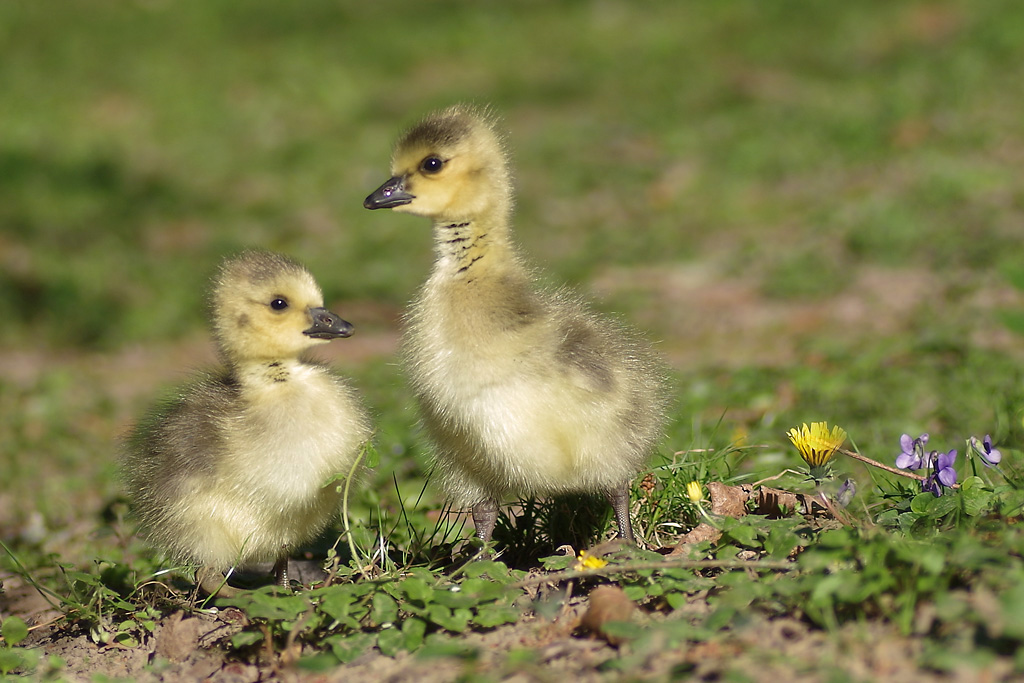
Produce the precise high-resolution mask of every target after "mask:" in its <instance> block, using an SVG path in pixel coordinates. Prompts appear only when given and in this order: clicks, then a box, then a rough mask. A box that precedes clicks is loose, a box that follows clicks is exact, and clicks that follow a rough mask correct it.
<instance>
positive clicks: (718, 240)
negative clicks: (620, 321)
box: [0, 0, 1024, 554]
mask: <svg viewBox="0 0 1024 683" xmlns="http://www.w3.org/2000/svg"><path fill="white" fill-rule="evenodd" d="M1021 35H1024V13H1021V12H1020V11H1019V8H1018V6H1017V5H1016V3H1013V2H1011V1H1010V0H948V1H936V2H902V1H901V2H891V1H884V2H883V1H881V0H878V1H872V2H861V3H846V4H835V3H818V4H814V3H793V2H779V3H771V4H765V3H762V2H757V1H756V0H728V1H726V2H719V3H702V4H694V3H677V2H667V1H655V2H648V3H625V2H613V1H611V0H604V1H597V2H582V1H567V0H557V1H545V2H540V1H535V0H526V1H523V2H518V3H507V4H500V3H472V2H464V1H458V2H457V1H429V2H423V1H422V0H421V1H419V2H414V1H412V0H393V2H389V3H387V4H384V5H381V4H374V3H361V2H352V1H349V0H302V1H301V2H296V3H281V2H269V1H266V0H251V1H249V2H241V1H240V0H179V1H177V2H169V1H168V0H139V1H136V2H112V1H111V0H70V1H69V2H64V3H61V5H60V7H59V9H58V8H57V7H55V6H53V5H52V4H49V3H40V2H32V1H31V0H6V1H5V2H3V3H0V320H2V323H0V458H2V462H0V468H2V475H0V481H2V482H3V483H2V484H0V535H2V537H4V538H7V539H10V540H11V542H12V543H14V544H15V546H19V547H30V546H31V547H38V548H40V549H42V550H44V551H48V550H56V549H60V550H61V551H62V552H65V553H72V554H73V551H72V550H71V548H73V547H75V544H74V543H72V542H71V540H69V539H79V538H80V537H81V535H82V534H83V530H85V531H86V532H91V531H90V530H95V529H96V528H97V523H96V520H97V519H103V518H102V517H98V515H99V514H100V513H101V512H103V511H104V510H106V512H107V514H108V519H109V518H110V516H112V515H113V516H116V512H111V503H112V501H116V500H117V492H118V485H117V482H116V477H115V467H114V457H115V453H116V439H117V436H118V434H120V433H121V432H122V431H123V430H124V428H125V427H126V425H127V424H128V423H129V422H130V421H131V420H132V419H134V418H135V417H136V416H138V415H139V413H140V412H141V411H143V410H144V409H145V407H146V406H147V405H149V403H150V402H151V400H152V398H153V397H154V396H155V395H156V394H157V393H159V391H161V390H162V389H165V388H166V387H167V386H169V385H171V384H173V383H175V382H177V381H180V380H181V379H182V378H183V377H184V376H185V374H187V372H188V371H189V370H190V369H191V368H194V367H197V366H200V365H203V364H204V363H206V362H209V361H210V360H211V355H210V353H209V345H208V342H207V340H206V331H205V318H204V316H205V304H204V290H205V286H206V281H207V278H208V277H209V275H210V273H211V272H212V271H213V269H214V268H215V266H216V264H217V263H218V261H219V260H220V259H221V258H222V257H223V256H224V255H226V254H228V253H231V252H234V251H237V250H239V249H241V248H244V247H248V246H259V247H266V248H270V249H276V250H280V251H284V252H286V253H288V254H291V255H292V256H294V257H296V258H298V259H299V260H301V261H303V262H305V263H306V264H307V265H308V266H309V267H310V269H311V270H312V271H313V272H314V273H315V275H316V276H317V277H318V279H319V280H320V282H321V285H322V286H323V288H324V290H325V294H326V295H327V298H328V301H329V303H330V304H331V305H332V306H333V307H334V308H335V309H336V310H337V311H338V312H340V313H341V314H342V315H344V316H345V317H347V318H349V319H350V320H352V321H353V322H354V323H355V325H356V326H357V336H356V337H354V338H353V339H352V340H348V341H343V342H337V343H335V344H333V345H331V350H330V354H331V358H332V359H333V360H334V361H335V362H336V363H337V364H338V365H339V366H340V367H341V368H342V369H343V370H344V372H345V373H347V374H349V375H351V376H352V377H353V378H354V380H355V382H356V383H357V384H358V386H359V387H360V388H361V389H362V391H363V393H364V395H365V396H366V399H367V402H368V403H369V405H370V406H371V408H372V409H373V410H374V412H375V413H376V414H377V415H378V421H379V435H378V440H379V445H380V450H381V452H382V453H383V455H384V457H383V461H382V463H381V466H380V467H379V468H378V470H377V473H376V474H375V475H374V478H373V480H372V481H373V483H374V486H373V487H371V490H369V491H366V492H364V493H363V494H361V495H363V496H364V498H365V500H364V501H363V507H360V508H359V509H360V510H363V511H365V510H368V509H370V508H371V507H372V506H374V505H384V506H385V507H387V506H388V505H392V506H393V505H394V501H393V500H392V501H390V502H389V501H388V496H389V495H392V494H389V493H388V489H389V486H391V484H390V481H391V479H392V474H394V475H395V477H396V479H397V480H398V481H399V482H400V483H401V485H402V486H401V488H402V493H403V495H404V496H406V497H407V498H408V500H407V501H406V502H409V503H412V502H414V501H415V497H416V494H418V492H419V489H420V482H421V480H422V477H423V467H422V466H421V463H422V462H423V454H424V447H423V445H422V442H421V441H420V439H419V436H418V434H417V433H416V431H415V428H414V423H415V419H414V415H413V413H412V411H411V408H410V405H409V401H408V400H407V396H406V394H405V390H404V388H403V385H402V381H401V377H400V375H399V373H398V370H397V367H396V366H395V361H396V358H395V355H394V353H395V336H396V330H397V327H398V317H399V315H400V312H401V310H402V308H403V306H404V304H405V302H407V301H408V300H409V298H410V297H411V296H412V294H413V292H414V291H415V289H416V287H417V286H418V284H419V283H420V282H421V281H422V280H423V279H424V278H425V277H426V274H427V270H428V268H429V263H430V259H431V247H430V238H429V230H428V226H427V225H426V223H425V222H424V221H422V220H418V219H415V218H412V217H404V216H397V215H390V214H387V213H382V212H378V213H372V214H371V213H369V212H367V211H364V210H363V209H362V208H361V201H362V198H363V197H364V196H365V195H366V194H367V193H368V192H370V191H371V190H372V189H374V188H375V187H376V186H377V185H378V184H379V183H380V182H381V181H383V180H384V179H385V178H386V177H387V175H388V160H389V154H390V149H391V145H392V143H393V141H394V139H395V136H396V135H397V134H398V132H399V131H400V130H401V129H402V128H403V127H405V126H407V125H409V124H410V123H412V122H413V121H415V120H416V119H417V118H419V117H420V116H422V115H423V114H424V113H426V112H428V111H430V110H431V109H434V108H436V107H440V106H445V105H447V104H450V103H452V102H456V101H464V100H469V101H475V102H479V103H491V104H492V105H493V106H494V107H495V108H496V110H497V111H498V112H500V113H501V115H502V116H503V119H504V121H505V124H506V126H507V128H508V130H509V134H510V146H511V148H512V149H513V150H514V155H515V166H516V172H517V187H518V189H519V196H518V203H517V217H516V225H517V230H518V234H519V237H520V240H521V242H522V245H523V247H524V250H525V251H526V252H527V253H528V254H529V255H530V257H531V258H532V259H533V261H534V262H535V263H536V264H537V265H538V266H540V267H541V268H542V269H543V270H544V271H545V274H546V275H545V277H547V278H549V279H550V281H551V282H552V283H561V282H567V283H569V284H571V285H573V286H574V287H577V288H579V289H581V290H582V291H584V292H586V293H588V294H589V295H591V296H593V297H594V298H595V300H596V302H597V305H598V306H599V307H601V308H603V309H605V310H609V311H617V312H619V313H620V314H621V315H622V316H623V317H625V318H627V319H629V320H631V321H633V322H635V323H636V324H638V325H639V326H641V327H642V328H643V329H644V330H645V332H646V333H647V334H648V336H649V337H650V338H651V339H653V340H656V341H658V343H659V348H660V349H661V350H662V351H663V353H664V354H665V355H666V357H667V358H668V359H669V361H670V362H671V363H672V365H673V366H674V368H675V370H676V372H677V375H676V380H677V382H676V384H677V387H678V403H677V408H676V412H675V416H674V417H675V419H674V421H673V424H672V426H671V428H670V430H669V434H668V437H667V439H666V442H665V445H664V447H663V449H662V450H663V454H665V455H666V456H670V455H671V454H672V453H673V452H674V451H680V450H684V449H687V448H707V447H712V448H718V449H721V448H723V447H725V446H727V445H729V444H730V443H736V442H745V443H751V444H767V445H768V446H769V447H768V448H765V449H761V450H759V451H758V452H757V455H756V456H754V457H752V458H751V459H750V461H749V462H748V463H746V464H745V465H744V466H745V467H747V468H749V469H755V470H756V469H758V468H776V469H778V468H781V467H783V466H786V465H791V464H794V461H795V454H793V453H792V452H791V451H789V449H787V448H786V447H785V446H784V445H783V443H782V442H783V440H784V439H783V434H784V433H785V431H786V430H787V429H788V428H789V427H790V426H793V425H796V424H799V423H800V422H802V421H810V420H819V419H827V420H829V421H830V422H838V423H839V424H841V425H842V426H844V427H845V428H846V429H847V430H848V431H849V432H850V434H851V436H852V437H853V438H854V439H855V440H856V442H857V444H858V445H859V446H860V447H861V448H862V449H864V451H865V452H867V453H868V454H870V455H873V456H875V457H878V458H879V459H881V460H885V461H889V460H890V459H891V457H892V455H893V454H895V453H896V452H898V448H897V444H898V438H899V435H900V433H902V432H904V431H906V432H911V433H915V434H916V433H920V432H922V431H930V432H932V433H933V439H934V438H935V435H943V436H944V437H945V440H943V441H942V443H937V444H936V447H939V448H941V447H943V446H942V444H945V448H950V447H957V446H960V439H962V438H965V437H966V436H968V435H970V434H972V433H975V434H978V435H979V436H981V435H983V434H984V433H987V432H991V433H992V434H993V438H994V439H995V440H996V441H997V443H998V444H1002V445H1004V446H1005V447H1009V448H1018V449H1019V448H1020V444H1021V436H1022V433H1024V428H1022V425H1021V412H1022V410H1024V385H1022V373H1021V370H1020V362H1021V359H1022V357H1024V354H1022V353H1021V352H1022V350H1024V338H1022V336H1021V335H1022V333H1024V315H1022V313H1021V311H1022V309H1024V307H1022V303H1024V293H1022V292H1024V258H1022V257H1024V246H1022V241H1024V239H1022V238H1024V181H1022V173H1021V169H1022V168H1024V116H1022V114H1021V102H1024V44H1022V43H1021V41H1020V38H1019V37H1020V36H1021ZM436 504H437V499H436V494H434V493H431V494H429V495H428V497H427V498H426V499H425V501H424V502H423V503H422V505H423V506H424V507H426V508H430V507H431V506H436Z"/></svg>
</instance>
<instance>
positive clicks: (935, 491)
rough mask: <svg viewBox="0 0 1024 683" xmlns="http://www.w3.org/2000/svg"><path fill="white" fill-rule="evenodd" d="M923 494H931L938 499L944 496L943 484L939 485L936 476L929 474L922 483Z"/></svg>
mask: <svg viewBox="0 0 1024 683" xmlns="http://www.w3.org/2000/svg"><path fill="white" fill-rule="evenodd" d="M921 491H922V493H931V494H932V495H933V496H935V497H936V498H938V497H939V496H941V495H942V484H940V483H939V479H938V477H936V476H935V475H934V474H929V475H928V476H927V477H925V479H924V481H922V482H921Z"/></svg>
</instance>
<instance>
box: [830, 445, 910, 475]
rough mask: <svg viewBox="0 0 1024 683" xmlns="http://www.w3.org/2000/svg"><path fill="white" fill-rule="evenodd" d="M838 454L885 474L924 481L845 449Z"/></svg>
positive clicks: (841, 449)
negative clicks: (890, 473) (883, 471)
mask: <svg viewBox="0 0 1024 683" xmlns="http://www.w3.org/2000/svg"><path fill="white" fill-rule="evenodd" d="M839 452H840V453H844V454H846V455H848V456H850V457H851V458H853V459H854V460H860V461H861V462H863V463H867V464H868V465H871V466H872V467H877V468H878V469H880V470H885V471H886V472H892V473H893V474H898V475H900V476H901V477H907V478H909V479H917V480H918V481H924V480H925V478H924V477H922V476H921V475H920V474H914V473H913V472H906V471H904V470H900V469H896V468H895V467H889V466H888V465H883V464H882V463H880V462H878V461H877V460H872V459H871V458H869V457H867V456H866V455H861V454H860V453H856V452H854V451H848V450H846V449H845V448H840V449H839Z"/></svg>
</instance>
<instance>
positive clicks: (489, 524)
mask: <svg viewBox="0 0 1024 683" xmlns="http://www.w3.org/2000/svg"><path fill="white" fill-rule="evenodd" d="M497 521H498V501H496V500H495V499H493V498H487V499H485V500H482V501H480V502H479V503H477V504H476V505H474V506H473V525H474V526H476V537H477V538H479V539H480V540H481V541H483V542H484V543H487V542H489V541H490V540H491V534H493V533H494V525H495V523H496V522H497Z"/></svg>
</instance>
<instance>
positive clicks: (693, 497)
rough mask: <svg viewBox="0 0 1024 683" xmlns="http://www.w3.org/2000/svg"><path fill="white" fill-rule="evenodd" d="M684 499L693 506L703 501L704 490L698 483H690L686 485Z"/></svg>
mask: <svg viewBox="0 0 1024 683" xmlns="http://www.w3.org/2000/svg"><path fill="white" fill-rule="evenodd" d="M686 497H687V498H689V499H690V502H691V503H693V504H694V505H696V504H697V503H699V502H701V501H702V500H704V488H703V487H702V486H701V485H700V482H699V481H691V482H690V483H689V484H687V485H686Z"/></svg>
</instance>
